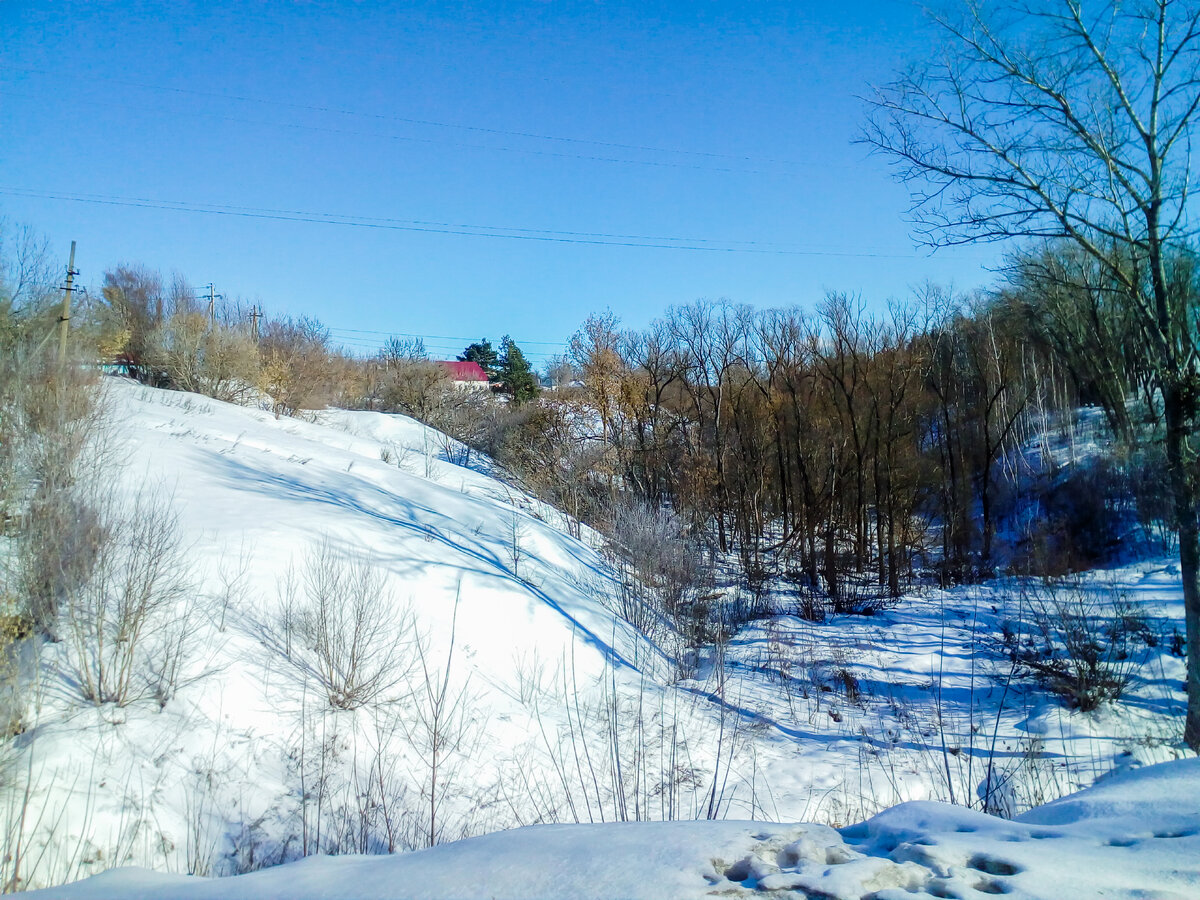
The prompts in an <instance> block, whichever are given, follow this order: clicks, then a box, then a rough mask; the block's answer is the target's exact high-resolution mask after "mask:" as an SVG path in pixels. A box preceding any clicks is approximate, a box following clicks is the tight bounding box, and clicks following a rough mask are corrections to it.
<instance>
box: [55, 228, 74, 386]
mask: <svg viewBox="0 0 1200 900" xmlns="http://www.w3.org/2000/svg"><path fill="white" fill-rule="evenodd" d="M78 274H79V273H78V272H76V271H75V242H74V241H71V259H70V261H69V262H68V263H67V284H66V287H64V288H63V299H62V312H61V313H60V314H59V316H58V364H59V365H60V366H65V365H66V364H67V330H68V327H69V323H70V321H71V292H72V291H74V290H75V276H76V275H78Z"/></svg>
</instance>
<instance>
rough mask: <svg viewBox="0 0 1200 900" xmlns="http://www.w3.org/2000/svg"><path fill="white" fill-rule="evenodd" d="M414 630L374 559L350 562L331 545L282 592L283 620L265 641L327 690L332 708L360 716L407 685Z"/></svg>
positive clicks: (268, 632) (280, 618)
mask: <svg viewBox="0 0 1200 900" xmlns="http://www.w3.org/2000/svg"><path fill="white" fill-rule="evenodd" d="M415 630H416V629H415V624H414V619H413V616H412V613H411V611H410V610H408V609H407V608H405V607H402V606H400V605H399V604H397V603H396V602H395V601H394V600H393V598H392V595H391V593H390V592H389V591H388V590H387V586H386V582H385V578H384V576H383V574H382V573H381V572H380V570H378V569H377V568H375V567H374V565H373V564H372V562H371V560H370V559H369V558H367V557H361V556H360V557H353V558H349V559H348V558H346V557H344V556H343V555H341V554H340V553H339V552H338V550H337V549H336V548H335V547H334V546H333V545H332V544H331V543H330V542H329V541H325V542H323V543H322V544H321V546H320V548H319V549H318V550H317V552H316V553H315V554H314V555H313V556H311V557H310V558H309V560H308V562H307V563H306V564H305V566H304V570H303V574H302V575H301V576H300V577H299V578H295V577H290V578H289V579H288V580H287V581H285V582H284V584H283V585H282V586H281V590H280V604H279V616H278V620H277V621H276V622H274V623H269V624H268V626H267V627H266V628H265V629H264V637H265V638H266V639H267V641H268V643H270V644H271V645H273V646H274V647H275V648H276V649H277V650H279V651H280V652H282V653H283V655H284V656H285V657H286V658H287V659H288V661H289V662H291V663H292V665H293V666H295V667H296V668H297V669H298V670H299V671H300V672H301V673H302V674H303V675H305V676H306V677H311V678H313V679H314V680H316V681H317V683H318V684H320V685H321V688H322V690H323V691H324V692H325V695H326V697H327V699H328V701H329V705H330V706H332V707H334V708H336V709H357V708H359V707H361V706H365V705H367V704H369V703H372V702H374V701H376V700H378V699H380V698H381V697H382V696H383V695H384V694H387V693H388V692H389V691H391V690H393V689H394V688H396V687H397V686H398V685H400V684H402V683H403V682H405V680H406V679H407V678H408V675H409V673H410V672H411V670H412V667H413V659H412V657H411V656H410V655H409V653H408V651H409V650H410V649H411V647H412V646H413V643H414V641H415Z"/></svg>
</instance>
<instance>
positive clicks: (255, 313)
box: [250, 306, 262, 342]
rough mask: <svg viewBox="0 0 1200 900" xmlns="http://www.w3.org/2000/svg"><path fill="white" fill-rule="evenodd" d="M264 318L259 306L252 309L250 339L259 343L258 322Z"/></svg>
mask: <svg viewBox="0 0 1200 900" xmlns="http://www.w3.org/2000/svg"><path fill="white" fill-rule="evenodd" d="M261 318H262V310H260V309H259V308H258V307H257V306H252V307H250V337H251V338H253V339H254V340H255V342H257V341H258V320H259V319H261Z"/></svg>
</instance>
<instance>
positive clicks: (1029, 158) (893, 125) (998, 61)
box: [865, 0, 1200, 749]
mask: <svg viewBox="0 0 1200 900" xmlns="http://www.w3.org/2000/svg"><path fill="white" fill-rule="evenodd" d="M962 10H963V14H962V15H961V16H959V17H956V18H952V17H949V16H935V18H934V21H935V23H936V24H937V25H938V26H939V27H940V28H941V29H942V31H943V32H944V34H945V35H946V38H947V39H946V40H945V41H941V42H938V46H939V47H940V48H941V50H940V52H939V55H938V56H937V57H936V58H935V59H933V60H931V61H930V62H928V63H927V64H926V65H923V66H921V67H918V68H914V69H913V70H912V71H910V72H909V73H908V74H906V75H904V76H902V77H901V78H900V79H899V80H897V81H896V82H894V83H892V84H891V85H888V86H886V87H884V88H881V89H879V90H878V91H877V92H876V93H875V94H874V96H873V98H872V99H871V103H872V106H873V111H872V116H871V118H870V120H869V124H868V125H867V127H866V131H865V139H866V141H867V142H868V143H870V144H872V145H874V146H875V147H876V148H878V149H879V150H881V151H883V152H884V153H885V154H886V155H887V156H888V157H889V158H890V159H891V160H892V161H893V163H894V164H895V166H896V171H897V174H898V176H899V177H900V178H901V179H902V180H904V181H905V182H907V183H909V184H910V185H912V197H913V210H912V212H913V216H914V219H915V223H916V225H915V228H916V234H917V236H918V238H919V239H921V240H923V241H925V242H927V243H929V244H931V245H934V246H938V245H951V244H961V243H967V242H973V241H989V240H1001V239H1006V238H1042V239H1051V240H1053V239H1068V240H1070V241H1072V242H1074V243H1075V244H1076V245H1077V246H1078V247H1079V248H1080V249H1081V250H1082V251H1083V252H1084V253H1086V254H1088V255H1089V256H1090V257H1091V258H1092V259H1094V260H1095V261H1096V263H1097V264H1098V265H1099V266H1101V267H1103V268H1104V270H1105V271H1106V272H1107V273H1108V274H1109V275H1110V276H1111V278H1112V281H1113V282H1114V284H1115V285H1116V286H1118V287H1119V288H1120V293H1121V297H1122V300H1123V302H1124V303H1125V304H1127V306H1128V309H1129V311H1130V314H1131V318H1132V321H1133V323H1134V325H1135V327H1136V328H1137V330H1138V331H1139V332H1140V333H1141V335H1142V337H1143V339H1144V340H1145V342H1146V345H1147V348H1148V350H1149V356H1148V364H1149V367H1150V375H1151V377H1152V379H1153V382H1154V385H1155V387H1156V388H1157V390H1158V391H1159V393H1160V394H1161V402H1162V406H1163V417H1164V421H1165V425H1166V429H1165V430H1166V452H1167V468H1168V478H1169V483H1170V490H1171V495H1172V497H1173V501H1174V507H1175V516H1176V519H1177V522H1176V525H1177V527H1178V529H1179V557H1180V568H1181V570H1182V575H1183V593H1184V601H1185V609H1186V620H1187V638H1188V714H1187V723H1186V725H1185V732H1184V739H1185V741H1186V742H1187V744H1188V745H1189V746H1190V747H1192V748H1193V749H1200V523H1198V522H1197V513H1198V511H1200V503H1198V502H1197V501H1198V495H1200V491H1198V488H1197V478H1196V475H1195V464H1196V453H1195V451H1194V450H1193V449H1192V448H1191V447H1190V446H1189V443H1188V436H1189V434H1190V432H1191V431H1192V430H1193V428H1194V426H1195V423H1196V419H1197V417H1198V411H1200V346H1198V340H1197V333H1198V330H1197V327H1196V326H1197V313H1198V308H1200V304H1198V303H1197V302H1196V293H1195V282H1194V279H1192V278H1183V277H1181V271H1180V266H1181V263H1180V261H1181V260H1185V259H1186V258H1187V257H1188V255H1189V244H1190V242H1191V240H1192V238H1193V236H1194V225H1193V223H1192V221H1191V218H1190V216H1189V215H1188V213H1189V206H1190V204H1189V200H1190V189H1191V149H1192V146H1191V145H1192V138H1193V133H1194V130H1195V128H1196V125H1197V123H1198V122H1200V113H1198V110H1200V5H1197V4H1196V3H1195V2H1194V0H1134V2H1129V3H1117V2H1113V0H1107V2H1105V0H1095V2H1088V0H1053V2H1046V3H1042V4H1036V5H1032V4H1028V3H1024V2H1018V0H1007V2H997V3H985V2H983V0H966V2H964V3H963V4H962Z"/></svg>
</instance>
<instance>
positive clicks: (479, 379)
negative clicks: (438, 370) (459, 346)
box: [438, 359, 488, 391]
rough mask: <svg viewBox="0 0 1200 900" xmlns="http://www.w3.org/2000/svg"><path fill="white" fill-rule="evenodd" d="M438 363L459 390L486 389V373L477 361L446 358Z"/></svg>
mask: <svg viewBox="0 0 1200 900" xmlns="http://www.w3.org/2000/svg"><path fill="white" fill-rule="evenodd" d="M438 365H439V366H441V367H442V369H443V370H444V371H445V372H446V374H447V375H449V376H450V380H451V381H453V382H454V386H455V387H456V388H459V389H460V390H482V391H486V390H487V389H488V377H487V373H486V372H484V371H483V368H482V367H481V366H480V365H479V363H477V362H464V361H462V360H454V359H447V360H442V361H440V362H439V363H438Z"/></svg>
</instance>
